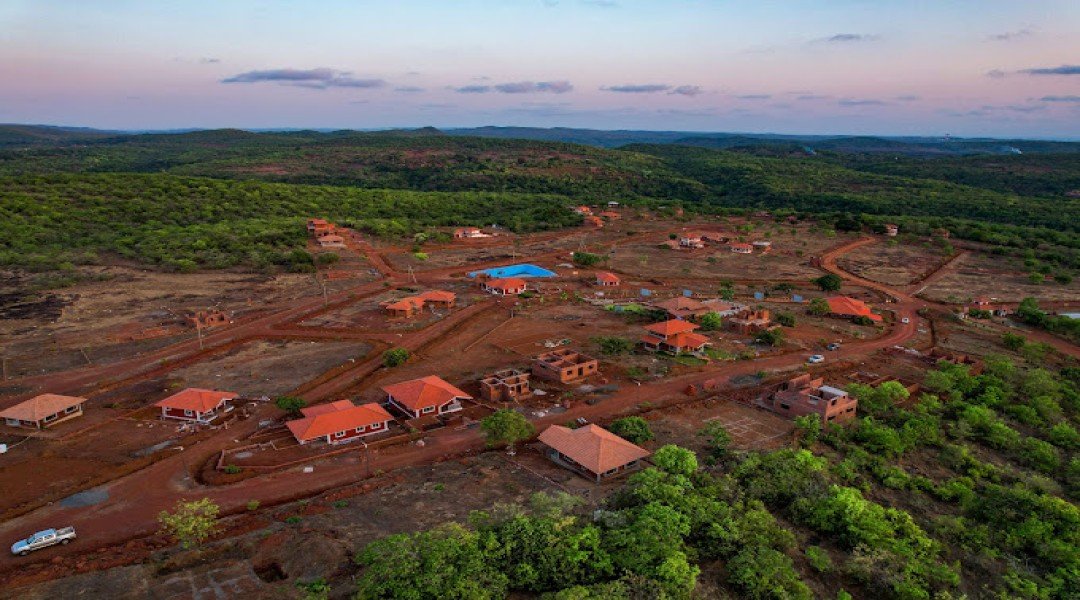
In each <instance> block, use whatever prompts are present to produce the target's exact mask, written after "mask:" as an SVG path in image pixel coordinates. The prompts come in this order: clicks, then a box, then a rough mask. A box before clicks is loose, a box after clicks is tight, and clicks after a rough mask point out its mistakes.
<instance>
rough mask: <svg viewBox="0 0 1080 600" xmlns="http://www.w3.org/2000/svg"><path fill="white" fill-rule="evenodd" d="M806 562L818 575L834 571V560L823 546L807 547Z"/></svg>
mask: <svg viewBox="0 0 1080 600" xmlns="http://www.w3.org/2000/svg"><path fill="white" fill-rule="evenodd" d="M806 560H807V562H809V563H810V566H811V567H813V568H814V570H815V571H817V572H818V573H828V572H829V571H831V570H832V559H831V558H830V557H829V553H828V552H826V551H825V549H824V548H822V547H821V546H807V547H806Z"/></svg>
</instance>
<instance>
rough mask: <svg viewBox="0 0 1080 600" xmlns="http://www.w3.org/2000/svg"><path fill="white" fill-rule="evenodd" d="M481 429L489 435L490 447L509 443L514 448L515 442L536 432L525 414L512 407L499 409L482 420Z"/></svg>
mask: <svg viewBox="0 0 1080 600" xmlns="http://www.w3.org/2000/svg"><path fill="white" fill-rule="evenodd" d="M480 429H482V430H483V431H484V435H485V436H487V445H488V446H489V447H494V446H502V445H507V446H509V447H510V449H511V450H513V447H514V444H515V443H517V442H520V441H522V440H527V439H529V438H530V437H532V435H533V434H534V433H535V432H536V428H534V427H533V424H532V423H530V422H529V420H528V419H526V418H525V415H523V414H521V413H519V412H518V411H516V410H513V409H510V408H504V409H502V410H497V411H495V412H494V413H492V414H490V415H488V416H486V417H484V418H483V420H481V421H480Z"/></svg>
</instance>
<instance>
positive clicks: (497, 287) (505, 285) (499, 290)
mask: <svg viewBox="0 0 1080 600" xmlns="http://www.w3.org/2000/svg"><path fill="white" fill-rule="evenodd" d="M480 285H481V287H483V288H484V291H485V292H488V293H489V294H494V295H496V296H517V295H518V294H520V293H522V292H524V291H525V287H526V284H525V280H524V279H521V278H518V277H504V278H501V279H488V280H486V281H483V282H481V284H480Z"/></svg>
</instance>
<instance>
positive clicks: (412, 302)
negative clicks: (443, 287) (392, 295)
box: [384, 296, 424, 310]
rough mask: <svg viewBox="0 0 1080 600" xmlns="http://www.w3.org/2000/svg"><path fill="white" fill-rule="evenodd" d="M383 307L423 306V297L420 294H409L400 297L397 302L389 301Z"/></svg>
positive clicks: (416, 307) (409, 307) (388, 308)
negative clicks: (406, 296)
mask: <svg viewBox="0 0 1080 600" xmlns="http://www.w3.org/2000/svg"><path fill="white" fill-rule="evenodd" d="M384 308H386V310H414V309H419V308H424V299H423V298H421V297H420V296H409V297H408V298H402V299H401V300H398V301H397V302H391V303H390V304H387V305H386V306H385V307H384Z"/></svg>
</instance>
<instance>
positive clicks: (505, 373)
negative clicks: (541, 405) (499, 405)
mask: <svg viewBox="0 0 1080 600" xmlns="http://www.w3.org/2000/svg"><path fill="white" fill-rule="evenodd" d="M531 393H532V390H531V389H530V388H529V373H528V372H526V371H520V370H518V369H503V370H502V371H495V372H494V373H492V374H490V375H486V376H484V378H483V379H481V380H480V397H481V398H483V399H484V400H487V401H489V402H510V401H513V400H517V399H518V398H523V397H525V396H528V395H529V394H531Z"/></svg>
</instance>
